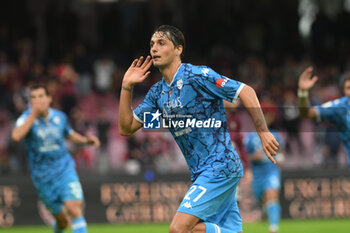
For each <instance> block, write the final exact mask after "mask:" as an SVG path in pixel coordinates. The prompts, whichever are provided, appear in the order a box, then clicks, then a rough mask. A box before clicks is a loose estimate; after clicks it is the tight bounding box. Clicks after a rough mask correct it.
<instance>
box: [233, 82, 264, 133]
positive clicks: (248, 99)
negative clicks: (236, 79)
mask: <svg viewBox="0 0 350 233" xmlns="http://www.w3.org/2000/svg"><path fill="white" fill-rule="evenodd" d="M239 97H240V99H241V100H242V103H243V105H244V107H245V108H246V109H247V111H248V113H249V115H250V117H251V118H252V119H253V122H254V125H255V128H256V131H257V132H258V134H260V133H262V132H267V131H268V129H267V125H266V121H265V117H264V114H263V112H262V110H261V107H260V104H259V100H258V97H257V96H256V93H255V91H254V89H253V88H251V87H250V86H248V85H245V86H244V87H243V89H242V91H241V92H240V94H239Z"/></svg>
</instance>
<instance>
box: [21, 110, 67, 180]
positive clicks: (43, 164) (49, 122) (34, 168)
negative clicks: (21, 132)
mask: <svg viewBox="0 0 350 233" xmlns="http://www.w3.org/2000/svg"><path fill="white" fill-rule="evenodd" d="M65 124H66V122H65V119H64V118H63V116H62V115H61V114H56V113H55V111H51V113H50V116H49V117H47V118H39V117H38V118H37V119H35V121H34V123H33V125H32V127H31V129H30V132H29V133H28V135H27V136H26V138H25V144H26V148H27V157H28V162H29V166H30V169H31V173H32V178H33V181H34V182H42V181H43V182H44V181H45V180H50V179H52V178H55V177H57V176H59V175H61V174H62V173H63V171H64V170H65V169H68V168H71V167H74V162H73V159H72V158H71V156H70V155H69V153H68V152H67V149H66V145H65V140H64V127H65Z"/></svg>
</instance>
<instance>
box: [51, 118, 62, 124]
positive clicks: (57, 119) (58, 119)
mask: <svg viewBox="0 0 350 233" xmlns="http://www.w3.org/2000/svg"><path fill="white" fill-rule="evenodd" d="M52 121H53V123H55V124H56V125H58V124H59V123H60V118H59V117H58V116H56V117H54V118H53V120H52Z"/></svg>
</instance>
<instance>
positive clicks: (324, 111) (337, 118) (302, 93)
mask: <svg viewBox="0 0 350 233" xmlns="http://www.w3.org/2000/svg"><path fill="white" fill-rule="evenodd" d="M317 79H318V77H317V76H315V75H313V68H312V67H308V68H307V69H306V70H305V71H304V72H303V73H302V74H301V75H300V77H299V90H298V98H299V114H300V117H303V118H311V119H315V120H318V121H328V122H331V123H333V124H335V125H336V126H337V128H338V130H339V133H340V137H341V139H342V141H343V143H344V146H345V150H346V153H347V155H348V166H349V167H350V127H349V126H350V117H349V110H350V74H349V73H348V74H347V75H346V76H344V77H343V79H342V84H343V89H344V95H345V96H343V97H341V98H339V99H336V100H333V101H329V102H326V103H324V104H322V105H319V106H315V107H311V106H310V103H309V99H308V96H309V92H308V91H309V89H310V88H311V87H313V86H314V85H315V83H316V81H317Z"/></svg>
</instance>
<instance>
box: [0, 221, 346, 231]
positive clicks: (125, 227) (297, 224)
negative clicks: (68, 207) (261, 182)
mask: <svg viewBox="0 0 350 233" xmlns="http://www.w3.org/2000/svg"><path fill="white" fill-rule="evenodd" d="M168 227H169V224H165V223H163V224H120V225H109V224H101V225H99V224H89V233H167V232H168ZM267 227H268V225H267V223H266V222H258V223H246V224H244V225H243V232H244V233H260V232H261V233H264V232H266V233H267V232H268V231H267ZM0 232H1V233H5V232H6V233H50V232H52V231H51V229H50V228H49V227H46V226H20V227H10V228H0ZM66 232H67V233H70V232H71V230H70V229H69V230H67V231H66ZM329 232H334V233H349V232H350V219H320V220H283V221H282V222H281V227H280V233H329Z"/></svg>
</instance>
